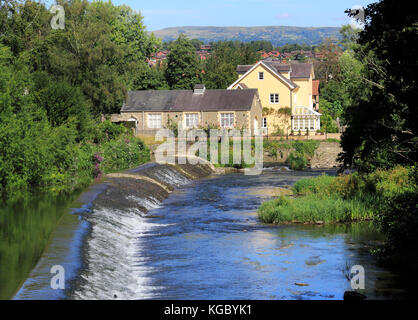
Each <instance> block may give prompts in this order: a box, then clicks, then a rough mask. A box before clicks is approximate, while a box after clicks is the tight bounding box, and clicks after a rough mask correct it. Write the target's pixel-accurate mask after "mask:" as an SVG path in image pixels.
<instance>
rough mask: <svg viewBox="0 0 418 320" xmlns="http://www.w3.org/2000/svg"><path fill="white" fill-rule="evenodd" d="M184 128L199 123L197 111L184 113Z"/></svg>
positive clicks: (194, 126)
mask: <svg viewBox="0 0 418 320" xmlns="http://www.w3.org/2000/svg"><path fill="white" fill-rule="evenodd" d="M185 120H186V128H196V127H197V125H198V124H199V114H198V113H186V114H185Z"/></svg>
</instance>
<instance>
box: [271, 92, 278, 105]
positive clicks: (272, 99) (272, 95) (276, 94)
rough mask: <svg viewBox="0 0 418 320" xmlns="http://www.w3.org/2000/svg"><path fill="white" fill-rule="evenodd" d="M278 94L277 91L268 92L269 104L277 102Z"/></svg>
mask: <svg viewBox="0 0 418 320" xmlns="http://www.w3.org/2000/svg"><path fill="white" fill-rule="evenodd" d="M279 102H280V95H279V94H278V93H270V104H279Z"/></svg>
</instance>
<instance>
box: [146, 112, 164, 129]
mask: <svg viewBox="0 0 418 320" xmlns="http://www.w3.org/2000/svg"><path fill="white" fill-rule="evenodd" d="M162 118H163V117H162V114H161V113H149V114H148V115H147V120H148V122H147V124H148V128H150V129H161V128H162V122H163V121H162V120H163V119H162Z"/></svg>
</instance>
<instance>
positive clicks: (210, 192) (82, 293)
mask: <svg viewBox="0 0 418 320" xmlns="http://www.w3.org/2000/svg"><path fill="white" fill-rule="evenodd" d="M131 173H132V174H138V175H141V176H147V177H148V178H150V179H155V180H157V181H160V182H163V183H165V185H166V188H165V189H164V188H161V187H158V188H157V187H156V186H155V184H152V183H150V182H149V181H145V180H136V181H135V180H134V179H128V178H126V179H123V178H119V179H110V182H107V183H105V184H103V185H98V186H95V187H94V188H93V189H92V190H91V191H90V192H89V193H87V194H85V195H84V197H85V199H84V200H83V202H84V203H86V205H85V206H84V207H82V208H81V209H79V210H75V211H73V213H72V214H67V215H66V217H65V218H64V219H63V221H62V223H61V224H60V225H59V227H58V228H57V229H56V230H55V232H54V234H53V237H52V240H51V244H50V246H49V247H48V249H47V250H46V251H45V253H44V255H43V257H42V258H41V260H40V261H39V263H38V265H37V266H36V268H35V269H34V270H33V271H32V273H31V275H30V276H29V278H28V279H27V280H26V282H25V283H24V285H23V286H22V288H21V289H20V290H19V291H18V293H17V294H16V296H15V297H14V298H15V299H342V297H343V294H344V292H345V291H346V290H350V282H349V280H348V279H347V274H348V272H349V269H350V268H351V266H353V265H361V266H363V267H364V269H365V280H366V289H365V290H363V291H362V292H363V293H364V294H366V295H367V297H368V299H394V298H395V299H396V298H405V296H406V294H407V292H406V291H405V290H404V288H403V287H402V285H401V281H400V278H399V276H398V275H396V274H395V273H393V272H391V271H389V270H387V269H385V268H383V267H381V266H379V264H378V263H377V261H376V259H375V258H374V257H373V256H372V255H371V254H370V253H369V250H370V249H371V248H372V247H373V246H374V245H376V244H377V243H379V241H381V240H382V238H381V236H380V235H379V234H378V233H377V232H376V231H375V228H374V227H373V225H372V224H371V223H356V224H351V225H328V226H309V225H285V226H273V225H266V224H263V223H261V222H260V221H259V220H258V218H257V214H256V211H257V209H258V207H259V206H260V204H261V203H262V202H263V201H265V200H267V199H269V198H271V197H272V196H273V195H274V193H275V192H276V191H280V189H279V188H280V187H287V186H290V185H292V184H293V183H294V182H295V181H297V180H298V179H301V178H304V177H309V176H315V175H319V174H322V173H323V172H322V171H305V172H282V171H280V170H275V169H272V170H265V171H263V173H262V174H261V175H258V176H245V175H243V174H239V173H236V174H229V175H224V176H210V177H206V178H203V179H198V180H192V179H190V177H189V176H187V175H184V174H181V172H179V171H177V170H174V169H170V168H167V167H158V166H156V167H154V168H147V167H145V168H143V169H141V170H137V171H135V170H134V171H132V172H131ZM326 173H327V174H335V173H334V172H332V171H329V172H326ZM167 187H168V188H169V189H170V191H171V190H172V192H171V193H170V194H169V195H168V193H167V190H166V189H167ZM163 189H164V190H163ZM275 190H276V191H275ZM167 195H168V197H167V198H166V196H167ZM52 265H62V266H63V267H64V268H65V279H66V288H65V290H52V289H51V288H50V279H51V277H52V274H50V273H49V270H50V268H51V266H52Z"/></svg>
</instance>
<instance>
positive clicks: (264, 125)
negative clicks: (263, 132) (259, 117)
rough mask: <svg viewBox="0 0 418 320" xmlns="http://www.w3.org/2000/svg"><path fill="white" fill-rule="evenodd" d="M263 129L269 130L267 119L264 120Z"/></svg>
mask: <svg viewBox="0 0 418 320" xmlns="http://www.w3.org/2000/svg"><path fill="white" fill-rule="evenodd" d="M263 128H267V118H263Z"/></svg>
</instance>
